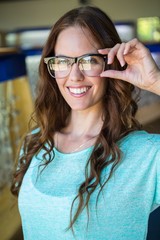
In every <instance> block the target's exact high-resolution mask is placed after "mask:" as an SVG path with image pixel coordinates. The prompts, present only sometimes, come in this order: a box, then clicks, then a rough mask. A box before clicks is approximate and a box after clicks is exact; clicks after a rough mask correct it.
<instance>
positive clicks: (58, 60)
mask: <svg viewBox="0 0 160 240" xmlns="http://www.w3.org/2000/svg"><path fill="white" fill-rule="evenodd" d="M74 63H75V59H74V58H67V57H53V58H51V59H50V60H49V61H48V70H49V72H50V74H51V75H52V76H53V77H55V78H63V77H66V76H67V75H68V74H69V73H70V71H71V68H72V65H73V64H74ZM77 64H78V66H79V69H80V71H81V72H82V73H83V74H84V75H87V76H90V77H94V76H98V75H99V74H100V73H101V72H102V71H103V70H104V67H105V61H104V57H103V56H100V55H98V56H96V55H93V56H84V57H80V58H78V61H77Z"/></svg>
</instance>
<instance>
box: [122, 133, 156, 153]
mask: <svg viewBox="0 0 160 240" xmlns="http://www.w3.org/2000/svg"><path fill="white" fill-rule="evenodd" d="M119 145H120V148H121V146H122V147H123V148H127V149H132V150H138V149H141V150H143V151H144V152H146V151H151V150H153V151H160V134H155V133H148V132H146V131H134V132H131V133H129V134H128V135H127V136H125V137H124V138H122V139H121V140H120V141H119Z"/></svg>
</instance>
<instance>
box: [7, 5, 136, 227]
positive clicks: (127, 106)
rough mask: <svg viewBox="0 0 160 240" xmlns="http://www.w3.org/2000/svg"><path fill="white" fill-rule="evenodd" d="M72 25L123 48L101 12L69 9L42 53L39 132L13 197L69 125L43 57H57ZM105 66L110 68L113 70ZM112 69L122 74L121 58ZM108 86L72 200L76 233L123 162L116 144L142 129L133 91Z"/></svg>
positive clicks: (26, 149)
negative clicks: (61, 39)
mask: <svg viewBox="0 0 160 240" xmlns="http://www.w3.org/2000/svg"><path fill="white" fill-rule="evenodd" d="M70 26H78V27H81V28H82V30H83V29H87V30H88V31H89V32H90V33H91V35H92V36H93V39H94V40H95V41H96V42H97V43H98V44H99V45H100V46H101V48H111V47H113V46H115V44H117V43H121V39H120V37H119V35H118V34H117V31H116V29H115V26H114V24H113V22H112V21H111V20H110V18H109V17H108V16H107V15H106V14H105V13H104V12H103V11H102V10H100V9H99V8H96V7H91V6H87V7H79V8H76V9H73V10H70V11H69V12H67V13H66V14H64V15H63V16H62V17H61V18H60V19H59V20H58V21H57V22H56V23H55V24H54V26H53V28H52V29H51V32H50V35H49V37H48V40H47V42H46V44H45V46H44V48H43V52H42V58H41V62H40V65H39V76H40V80H39V85H38V93H37V98H36V101H35V111H34V113H33V115H32V121H34V122H35V123H36V127H35V128H39V130H38V131H34V132H32V129H30V130H29V134H27V135H26V136H25V138H24V140H23V155H22V156H21V157H20V159H18V161H19V168H18V169H17V170H15V173H14V177H13V184H12V187H11V191H12V193H13V194H14V195H18V192H19V190H20V187H21V183H22V180H23V177H24V174H25V172H26V171H27V169H28V167H29V165H30V163H31V160H32V158H33V156H34V155H36V154H38V152H39V151H40V150H41V149H43V150H45V154H44V155H43V158H44V160H45V162H44V164H45V165H46V164H49V163H50V162H51V161H54V154H53V152H54V151H53V148H54V139H53V136H54V133H55V132H57V131H60V130H61V129H62V128H64V127H65V126H66V124H67V123H66V119H68V117H69V115H70V111H71V109H70V107H69V105H68V104H67V103H66V102H65V100H64V99H63V97H62V95H61V93H60V91H59V89H58V86H57V83H56V81H55V80H54V79H53V78H52V77H51V76H50V75H49V73H48V70H47V67H46V64H45V63H44V58H45V57H49V56H54V49H55V44H56V41H57V37H58V35H59V33H60V32H61V31H63V30H64V29H66V28H68V27H70ZM106 67H108V68H109V66H106ZM110 68H112V69H117V70H120V71H123V70H124V68H122V67H121V66H120V64H119V62H118V60H117V59H115V61H114V63H113V64H112V65H110ZM107 83H108V84H107V87H106V90H105V96H104V99H103V108H104V109H103V110H104V124H103V127H102V129H101V132H100V134H99V137H98V139H97V141H96V143H95V146H94V149H93V151H92V154H91V156H90V158H89V159H88V162H87V165H86V168H85V181H84V182H82V184H81V186H80V187H79V190H78V192H77V197H76V198H75V199H74V200H73V203H72V206H71V218H70V224H69V228H72V229H73V225H74V223H75V221H76V220H77V218H78V216H79V214H80V213H81V212H82V210H83V209H84V208H85V207H86V208H87V212H88V204H89V200H90V197H91V194H92V193H93V192H94V190H95V189H96V187H97V185H100V187H101V188H100V192H101V191H102V189H103V187H104V185H105V184H106V183H107V181H108V180H109V179H110V177H111V176H112V173H113V171H114V170H115V167H116V166H117V165H118V163H119V162H120V160H121V151H120V149H119V148H118V145H117V141H118V140H120V139H121V138H122V137H124V136H125V135H127V134H128V133H129V132H131V131H133V130H135V129H139V123H138V122H137V121H136V119H135V113H136V111H137V103H136V102H135V100H134V99H133V97H132V95H133V94H132V93H133V90H134V86H133V85H132V84H130V83H127V82H124V81H119V80H115V79H107ZM46 143H47V144H46ZM110 164H111V166H112V167H111V171H110V174H109V177H108V178H107V179H106V181H105V182H103V183H102V182H101V172H102V170H103V169H104V168H106V167H107V166H108V165H110ZM88 169H90V170H88ZM44 171H45V169H44ZM100 192H99V194H100ZM99 194H98V196H99ZM75 200H78V201H79V202H78V203H79V204H78V207H77V210H76V212H75V214H74V215H73V205H74V203H75ZM97 201H98V197H97Z"/></svg>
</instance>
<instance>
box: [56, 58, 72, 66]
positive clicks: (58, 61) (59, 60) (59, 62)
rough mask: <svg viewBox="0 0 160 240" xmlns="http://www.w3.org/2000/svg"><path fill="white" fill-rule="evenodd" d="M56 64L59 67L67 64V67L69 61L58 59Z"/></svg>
mask: <svg viewBox="0 0 160 240" xmlns="http://www.w3.org/2000/svg"><path fill="white" fill-rule="evenodd" d="M55 64H58V65H64V64H66V65H68V64H69V62H68V59H66V58H56V59H55Z"/></svg>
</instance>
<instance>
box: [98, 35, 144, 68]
mask: <svg viewBox="0 0 160 240" xmlns="http://www.w3.org/2000/svg"><path fill="white" fill-rule="evenodd" d="M142 45H143V44H142V43H141V42H139V41H138V40H137V39H136V38H134V39H132V40H131V41H129V42H127V43H121V44H120V43H118V44H116V45H115V46H114V47H113V48H106V49H99V50H98V51H99V53H101V54H107V55H108V64H112V63H113V61H114V58H115V56H116V57H117V59H118V60H119V62H120V64H121V66H122V67H123V66H124V65H125V63H126V61H125V56H126V55H127V54H130V53H132V52H133V51H134V50H135V49H142ZM143 48H144V49H145V47H143Z"/></svg>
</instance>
